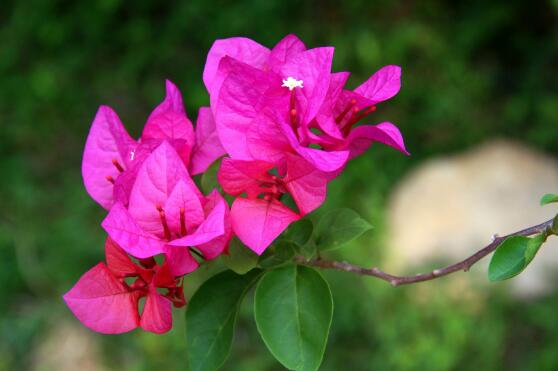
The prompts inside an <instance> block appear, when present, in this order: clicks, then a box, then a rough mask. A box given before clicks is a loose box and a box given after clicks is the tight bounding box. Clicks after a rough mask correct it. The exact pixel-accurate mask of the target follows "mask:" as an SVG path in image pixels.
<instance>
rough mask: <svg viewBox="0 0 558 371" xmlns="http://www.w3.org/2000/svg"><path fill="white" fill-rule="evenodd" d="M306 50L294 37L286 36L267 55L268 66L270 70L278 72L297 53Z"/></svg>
mask: <svg viewBox="0 0 558 371" xmlns="http://www.w3.org/2000/svg"><path fill="white" fill-rule="evenodd" d="M305 50H306V46H305V45H304V43H303V42H302V41H300V39H299V38H298V37H296V36H295V35H292V34H291V35H287V36H285V37H284V38H283V39H282V40H281V41H279V42H278V43H277V45H275V46H274V47H273V49H272V50H271V54H270V55H269V66H270V68H271V69H272V70H278V69H280V68H281V66H282V65H283V64H285V63H286V62H287V61H288V60H290V59H291V58H293V57H294V56H295V55H297V54H298V53H301V52H303V51H305Z"/></svg>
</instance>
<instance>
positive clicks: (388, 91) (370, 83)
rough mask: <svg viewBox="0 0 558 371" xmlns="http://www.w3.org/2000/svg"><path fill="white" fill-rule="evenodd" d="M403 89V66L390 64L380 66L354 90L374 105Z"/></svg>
mask: <svg viewBox="0 0 558 371" xmlns="http://www.w3.org/2000/svg"><path fill="white" fill-rule="evenodd" d="M399 89H401V67H399V66H394V65H389V66H385V67H382V68H380V69H379V70H378V71H376V73H374V74H373V75H372V76H371V77H370V78H369V79H368V80H366V81H365V82H364V83H363V84H362V85H360V86H359V87H358V88H356V89H355V90H354V92H355V93H357V94H360V95H362V96H363V97H365V98H366V99H368V100H369V101H370V102H369V104H370V105H374V104H377V103H380V102H383V101H385V100H388V99H390V98H392V97H393V96H395V95H396V94H397V93H398V92H399Z"/></svg>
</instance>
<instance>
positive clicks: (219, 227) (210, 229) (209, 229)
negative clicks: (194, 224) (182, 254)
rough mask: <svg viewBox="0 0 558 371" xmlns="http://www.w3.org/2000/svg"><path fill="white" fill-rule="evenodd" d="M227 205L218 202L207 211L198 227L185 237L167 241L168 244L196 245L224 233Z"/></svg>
mask: <svg viewBox="0 0 558 371" xmlns="http://www.w3.org/2000/svg"><path fill="white" fill-rule="evenodd" d="M226 208H227V206H226V203H225V202H224V200H223V202H219V203H217V204H216V205H215V207H214V208H213V210H211V212H210V213H209V215H208V216H207V218H206V219H205V220H204V221H203V223H202V224H201V225H200V226H199V227H198V229H197V230H196V231H195V232H194V233H192V234H189V235H187V236H185V237H182V238H178V239H176V240H172V241H171V242H169V245H170V246H198V245H201V244H203V243H206V242H209V241H211V240H213V239H215V238H217V237H220V236H222V235H223V234H224V233H225V210H226Z"/></svg>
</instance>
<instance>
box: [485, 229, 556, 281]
mask: <svg viewBox="0 0 558 371" xmlns="http://www.w3.org/2000/svg"><path fill="white" fill-rule="evenodd" d="M544 241H545V236H544V234H542V233H541V234H538V235H536V236H534V237H532V238H529V237H523V236H513V237H509V238H507V239H506V240H504V242H502V243H501V244H500V246H498V248H497V249H496V251H495V252H494V255H493V256H492V260H490V265H489V267H488V279H489V280H490V281H501V280H506V279H508V278H511V277H514V276H516V275H517V274H519V273H521V271H523V270H524V269H525V268H526V267H527V265H528V264H529V263H530V262H531V261H532V260H533V258H534V257H535V255H536V254H537V252H538V251H539V249H540V247H541V245H542V244H543V242H544Z"/></svg>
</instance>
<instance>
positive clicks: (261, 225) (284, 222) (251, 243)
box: [231, 197, 300, 255]
mask: <svg viewBox="0 0 558 371" xmlns="http://www.w3.org/2000/svg"><path fill="white" fill-rule="evenodd" d="M298 219H300V215H298V214H297V213H295V212H294V211H292V210H291V209H289V208H288V207H286V206H285V205H283V204H282V203H281V202H279V201H277V200H270V201H266V200H263V199H251V200H249V199H246V198H242V197H239V198H237V199H236V200H235V201H234V202H233V204H232V207H231V222H232V228H233V231H234V233H235V234H236V235H237V236H238V238H239V239H240V240H241V241H242V242H243V243H244V244H245V245H246V246H248V247H249V248H250V249H251V250H253V251H254V252H255V253H256V254H258V255H261V254H262V253H263V252H264V251H265V249H266V248H267V247H268V246H269V245H270V244H271V243H272V242H273V240H275V238H277V236H279V235H280V234H281V232H283V231H284V230H285V229H286V228H287V227H288V226H289V224H291V223H292V222H294V221H296V220H298Z"/></svg>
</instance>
